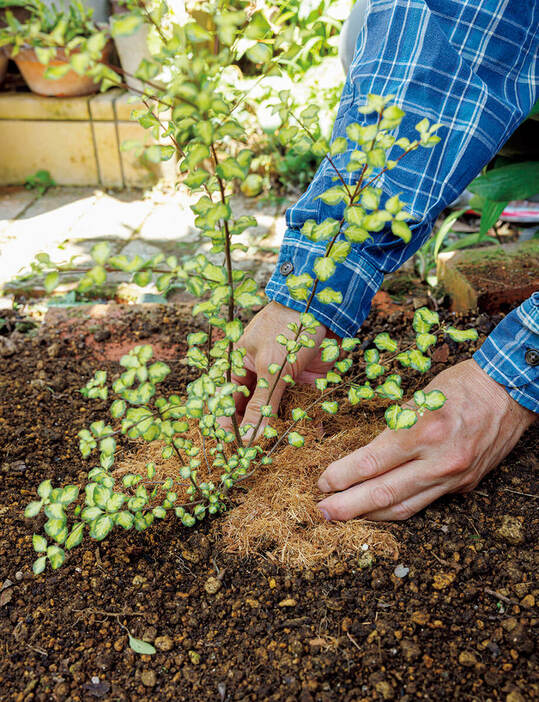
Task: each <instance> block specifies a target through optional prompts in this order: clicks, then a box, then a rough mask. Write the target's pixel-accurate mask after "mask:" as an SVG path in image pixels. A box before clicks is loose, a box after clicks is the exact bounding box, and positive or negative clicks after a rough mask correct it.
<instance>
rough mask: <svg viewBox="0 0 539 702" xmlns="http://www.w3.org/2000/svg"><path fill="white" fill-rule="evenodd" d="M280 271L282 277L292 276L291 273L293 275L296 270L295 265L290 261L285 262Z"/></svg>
mask: <svg viewBox="0 0 539 702" xmlns="http://www.w3.org/2000/svg"><path fill="white" fill-rule="evenodd" d="M279 270H280V271H281V275H290V273H292V271H293V270H294V265H293V263H291V262H290V261H285V262H284V263H281V267H280V268H279Z"/></svg>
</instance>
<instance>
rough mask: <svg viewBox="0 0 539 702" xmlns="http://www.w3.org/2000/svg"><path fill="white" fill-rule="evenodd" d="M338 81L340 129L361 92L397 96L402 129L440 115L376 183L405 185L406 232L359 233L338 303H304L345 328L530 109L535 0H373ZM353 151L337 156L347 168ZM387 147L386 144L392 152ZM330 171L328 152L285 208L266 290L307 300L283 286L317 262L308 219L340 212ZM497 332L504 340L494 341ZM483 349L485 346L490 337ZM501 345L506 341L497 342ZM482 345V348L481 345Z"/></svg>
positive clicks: (538, 15) (400, 188) (359, 318)
mask: <svg viewBox="0 0 539 702" xmlns="http://www.w3.org/2000/svg"><path fill="white" fill-rule="evenodd" d="M369 2H370V8H369V12H368V16H367V21H366V24H365V26H364V28H363V29H362V31H361V32H360V34H359V37H358V40H357V45H356V52H355V55H354V60H353V62H352V64H351V66H350V70H349V72H348V76H347V79H346V83H345V86H344V90H343V94H342V97H341V102H340V105H339V110H338V113H337V118H336V122H335V126H334V130H333V138H336V137H346V127H347V125H349V124H350V123H352V122H358V123H360V124H368V123H369V120H372V115H362V114H361V113H360V112H359V110H358V107H359V106H360V105H362V104H364V103H365V97H366V96H367V94H368V93H374V94H378V95H388V94H393V95H395V98H394V102H395V103H396V104H398V105H400V106H401V107H402V108H403V110H405V112H406V116H405V118H404V119H403V121H402V123H401V125H400V127H399V128H398V130H397V132H396V136H397V137H408V138H410V139H414V138H415V136H416V135H417V132H415V125H416V124H417V123H418V122H419V121H420V120H421V119H423V118H424V117H427V118H428V119H429V120H430V121H431V122H433V123H434V122H441V123H442V124H443V125H444V126H443V127H442V128H440V130H439V131H438V134H439V136H441V137H442V141H441V142H440V143H439V144H438V145H437V146H435V147H434V148H433V149H430V150H425V149H418V150H417V151H415V152H412V153H411V154H409V155H408V156H406V157H405V158H403V159H402V161H400V162H399V164H398V165H397V166H396V167H395V168H393V169H392V170H390V171H388V172H386V173H384V174H383V175H382V176H381V177H380V179H379V180H378V182H377V185H378V186H379V187H381V188H382V191H383V194H384V195H383V198H382V202H383V201H384V198H386V197H391V196H393V195H396V194H400V197H401V200H402V201H403V202H405V203H406V204H407V209H408V211H409V212H411V214H412V216H413V217H414V222H413V223H412V224H411V225H410V226H411V230H412V240H411V241H410V242H409V243H408V244H404V243H403V242H402V241H401V240H400V239H397V238H396V237H395V236H393V235H392V234H391V232H390V231H386V230H384V231H382V232H380V233H378V234H375V235H374V239H372V240H369V241H368V242H365V243H363V244H354V245H353V248H352V252H351V254H350V256H349V257H348V259H347V260H346V261H345V262H344V263H343V264H340V266H339V269H338V271H337V274H336V275H335V277H334V278H332V280H331V286H332V287H333V288H336V289H337V290H339V291H340V292H341V293H342V303H340V304H338V305H337V304H335V305H333V304H329V305H325V304H322V303H320V302H319V301H318V300H317V299H316V298H315V299H314V300H313V304H312V306H311V310H310V311H311V312H312V313H313V314H314V315H315V317H317V319H318V320H319V321H320V322H322V323H323V324H325V325H326V326H327V327H329V328H330V329H332V330H333V331H334V332H336V333H337V334H339V335H340V336H353V335H355V334H356V333H357V331H358V329H359V327H360V326H361V324H362V323H363V321H364V319H365V318H366V316H367V314H368V312H369V310H370V306H371V301H372V298H373V296H374V294H375V293H376V291H377V290H378V288H379V287H380V285H381V283H382V280H383V277H384V274H385V273H387V272H390V271H394V270H396V269H397V268H399V267H400V266H401V265H402V264H403V263H404V261H406V260H407V259H408V258H409V257H410V256H412V255H413V254H414V253H415V252H416V251H417V249H418V248H420V246H421V245H422V244H423V243H424V242H425V241H426V239H427V238H428V236H429V234H430V232H431V229H432V226H433V224H434V222H435V220H436V217H437V216H438V214H439V213H440V212H441V211H442V209H443V208H444V207H445V206H447V204H448V203H449V202H451V201H452V200H453V199H454V198H455V197H457V196H458V195H459V194H460V193H461V192H462V190H463V189H464V188H465V187H466V185H467V184H468V183H469V182H470V181H471V180H472V179H473V178H474V177H475V176H476V175H477V174H478V173H479V172H480V170H481V169H482V168H483V166H484V165H485V164H487V163H488V161H489V160H490V159H491V158H492V157H493V156H494V155H495V154H496V153H497V151H498V150H499V148H500V147H501V146H502V144H503V143H504V142H505V141H507V139H508V138H509V136H510V135H511V133H512V132H513V131H514V130H515V129H516V127H517V126H518V125H519V123H520V122H522V121H523V120H524V119H525V117H526V116H527V114H528V113H529V112H530V110H531V108H532V107H533V104H534V102H535V99H536V97H537V63H538V61H537V58H538V57H537V53H538V52H537V47H538V44H539V3H537V2H534V1H533V0H523V1H522V2H512V1H511V0H502V1H499V0H369ZM351 150H352V145H351V144H349V151H348V152H346V153H344V154H341V155H339V156H337V157H335V158H334V161H335V162H336V165H337V167H338V168H339V170H340V171H341V173H342V174H343V175H344V177H345V178H347V179H348V182H349V183H351V182H352V181H353V174H348V173H347V172H346V171H345V165H346V163H347V162H348V159H349V155H350V151H351ZM390 158H393V154H390ZM334 176H335V173H334V171H333V169H332V168H331V165H330V164H329V162H328V161H327V159H324V161H323V162H322V164H321V165H320V167H319V169H318V171H317V173H316V175H315V177H314V179H313V181H312V183H311V184H310V186H309V188H308V189H307V191H306V192H305V193H304V194H303V195H302V196H301V197H300V199H299V200H298V202H297V203H296V204H295V205H294V206H292V207H291V208H290V209H289V210H288V211H287V214H286V219H287V231H286V233H285V237H284V240H283V244H282V247H281V250H280V255H279V261H278V263H277V267H276V269H275V272H274V273H273V275H272V277H271V279H270V281H269V283H268V286H267V288H266V293H267V295H268V297H269V298H270V299H271V300H276V301H277V302H280V303H281V304H283V305H285V306H287V307H290V308H292V309H296V310H298V311H302V310H303V304H302V303H301V302H297V301H296V300H294V299H293V298H292V297H291V296H290V294H289V292H288V288H287V286H286V276H287V275H289V274H290V273H292V272H293V273H294V274H296V275H299V274H301V273H312V271H313V264H314V261H315V259H316V258H317V257H318V256H321V255H323V248H324V247H323V244H321V243H318V244H316V243H313V242H311V241H310V240H309V239H307V238H306V237H304V236H302V235H301V231H300V230H301V227H302V225H303V223H304V222H305V221H306V220H307V219H315V220H317V221H323V220H324V219H326V218H327V217H335V218H337V219H340V217H341V216H342V213H343V209H344V205H342V204H341V205H338V206H333V207H331V206H328V205H326V204H325V203H323V202H322V201H321V200H320V199H317V196H318V195H320V194H321V193H322V192H324V191H325V190H327V189H328V188H329V187H331V186H332V185H333V184H334V182H333V178H334ZM500 343H501V342H500ZM489 348H490V347H489ZM504 348H505V347H504ZM484 353H485V354H488V353H489V351H488V348H487V350H485V352H484Z"/></svg>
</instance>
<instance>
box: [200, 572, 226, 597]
mask: <svg viewBox="0 0 539 702" xmlns="http://www.w3.org/2000/svg"><path fill="white" fill-rule="evenodd" d="M222 585H223V583H222V582H221V581H220V580H219V578H216V577H214V576H213V575H211V576H210V577H209V578H208V579H207V580H206V582H205V583H204V590H206V592H207V593H208V595H215V594H216V593H217V592H219V590H220V589H221V587H222Z"/></svg>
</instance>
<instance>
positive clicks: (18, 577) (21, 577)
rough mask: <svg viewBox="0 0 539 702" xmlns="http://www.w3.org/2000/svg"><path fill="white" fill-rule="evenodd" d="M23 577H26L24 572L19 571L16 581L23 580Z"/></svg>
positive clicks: (16, 574)
mask: <svg viewBox="0 0 539 702" xmlns="http://www.w3.org/2000/svg"><path fill="white" fill-rule="evenodd" d="M23 577H24V576H23V572H22V570H18V571H17V572H16V573H15V580H22V579H23Z"/></svg>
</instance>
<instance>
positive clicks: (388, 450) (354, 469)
mask: <svg viewBox="0 0 539 702" xmlns="http://www.w3.org/2000/svg"><path fill="white" fill-rule="evenodd" d="M413 434H414V432H412V430H405V431H404V430H403V431H400V432H394V431H391V430H389V429H386V430H385V431H383V432H382V433H381V434H379V435H378V436H377V437H376V438H375V439H373V441H371V442H370V443H369V444H367V445H366V446H363V447H362V448H360V449H358V450H357V451H354V452H353V453H351V454H349V455H348V456H345V457H344V458H341V459H339V460H338V461H335V462H334V463H332V464H331V465H329V466H328V467H327V468H326V470H325V471H324V472H323V473H322V475H321V476H320V478H319V480H318V487H319V489H320V491H321V492H336V491H338V490H346V488H349V487H350V486H351V485H355V484H356V483H358V482H361V481H363V480H369V479H370V478H374V477H376V476H378V475H382V474H383V473H386V472H387V471H390V470H391V469H392V468H396V467H397V466H400V465H402V464H404V463H407V462H408V461H410V460H412V459H413V458H417V456H418V451H419V449H418V447H419V442H418V441H417V440H414V436H413Z"/></svg>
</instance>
